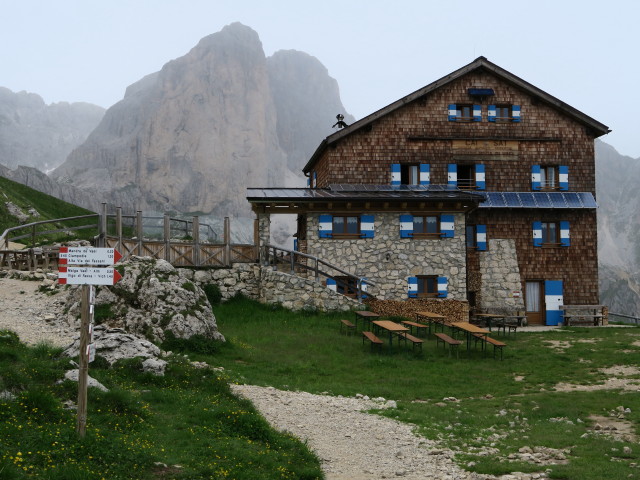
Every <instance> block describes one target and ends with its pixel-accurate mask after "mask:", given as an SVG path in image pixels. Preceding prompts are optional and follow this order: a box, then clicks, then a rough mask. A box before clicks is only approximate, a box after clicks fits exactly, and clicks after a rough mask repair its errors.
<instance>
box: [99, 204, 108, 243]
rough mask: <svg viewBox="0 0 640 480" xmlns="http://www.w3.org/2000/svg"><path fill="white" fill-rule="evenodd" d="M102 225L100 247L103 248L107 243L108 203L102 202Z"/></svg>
mask: <svg viewBox="0 0 640 480" xmlns="http://www.w3.org/2000/svg"><path fill="white" fill-rule="evenodd" d="M98 221H99V222H100V225H99V227H98V242H97V243H98V245H97V246H98V247H100V248H103V247H105V246H106V244H107V241H106V240H107V204H106V203H102V214H101V215H100V219H99V220H98Z"/></svg>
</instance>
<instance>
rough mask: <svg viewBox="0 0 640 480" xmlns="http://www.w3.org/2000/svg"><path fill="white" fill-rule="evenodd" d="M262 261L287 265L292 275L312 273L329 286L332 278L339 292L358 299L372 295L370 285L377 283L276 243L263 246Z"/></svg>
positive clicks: (262, 262) (266, 263) (278, 266)
mask: <svg viewBox="0 0 640 480" xmlns="http://www.w3.org/2000/svg"><path fill="white" fill-rule="evenodd" d="M260 263H261V264H262V265H273V266H274V267H275V268H277V269H278V270H280V267H285V268H287V269H288V270H289V272H290V273H291V274H292V275H294V274H297V275H300V274H302V275H304V274H306V275H311V276H312V277H313V278H315V279H316V281H318V282H319V281H323V279H324V282H325V283H326V284H327V286H330V285H329V282H328V281H327V280H330V281H331V284H332V288H333V286H335V290H336V291H337V292H339V293H343V294H345V295H348V296H355V297H356V298H357V299H358V301H360V300H362V299H363V298H366V297H367V295H370V293H369V290H368V287H370V286H373V287H375V284H374V283H372V282H370V281H369V280H367V279H366V278H364V277H359V276H357V275H354V274H352V273H349V272H345V271H344V270H342V269H340V268H338V267H336V266H335V265H331V264H330V263H329V262H326V261H324V260H322V259H320V258H318V257H314V256H313V255H308V254H306V253H302V252H298V251H295V250H287V249H285V248H280V247H276V246H274V245H265V246H263V248H262V251H261V257H260Z"/></svg>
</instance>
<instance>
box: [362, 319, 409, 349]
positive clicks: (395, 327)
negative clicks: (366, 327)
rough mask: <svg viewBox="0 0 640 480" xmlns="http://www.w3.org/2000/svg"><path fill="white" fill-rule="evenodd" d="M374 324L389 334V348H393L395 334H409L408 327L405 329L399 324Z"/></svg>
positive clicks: (382, 322) (385, 321) (387, 322)
mask: <svg viewBox="0 0 640 480" xmlns="http://www.w3.org/2000/svg"><path fill="white" fill-rule="evenodd" d="M371 323H373V324H374V325H375V326H376V327H380V328H382V329H384V330H387V331H388V332H389V346H391V342H392V340H393V334H394V333H400V332H408V331H409V329H408V328H407V327H403V326H402V325H400V324H399V323H396V322H392V321H391V320H374V321H373V322H371Z"/></svg>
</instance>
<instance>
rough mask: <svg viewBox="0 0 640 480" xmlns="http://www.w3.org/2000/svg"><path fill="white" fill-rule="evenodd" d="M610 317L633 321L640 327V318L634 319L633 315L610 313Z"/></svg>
mask: <svg viewBox="0 0 640 480" xmlns="http://www.w3.org/2000/svg"><path fill="white" fill-rule="evenodd" d="M609 317H621V318H625V319H629V320H633V323H635V324H636V325H638V322H640V317H634V316H633V315H624V314H622V313H613V312H609ZM625 323H631V322H626V321H625Z"/></svg>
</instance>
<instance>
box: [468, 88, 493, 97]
mask: <svg viewBox="0 0 640 480" xmlns="http://www.w3.org/2000/svg"><path fill="white" fill-rule="evenodd" d="M467 93H468V94H469V95H471V96H472V97H489V96H491V95H495V93H494V92H493V88H476V87H473V88H469V89H468V90H467Z"/></svg>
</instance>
